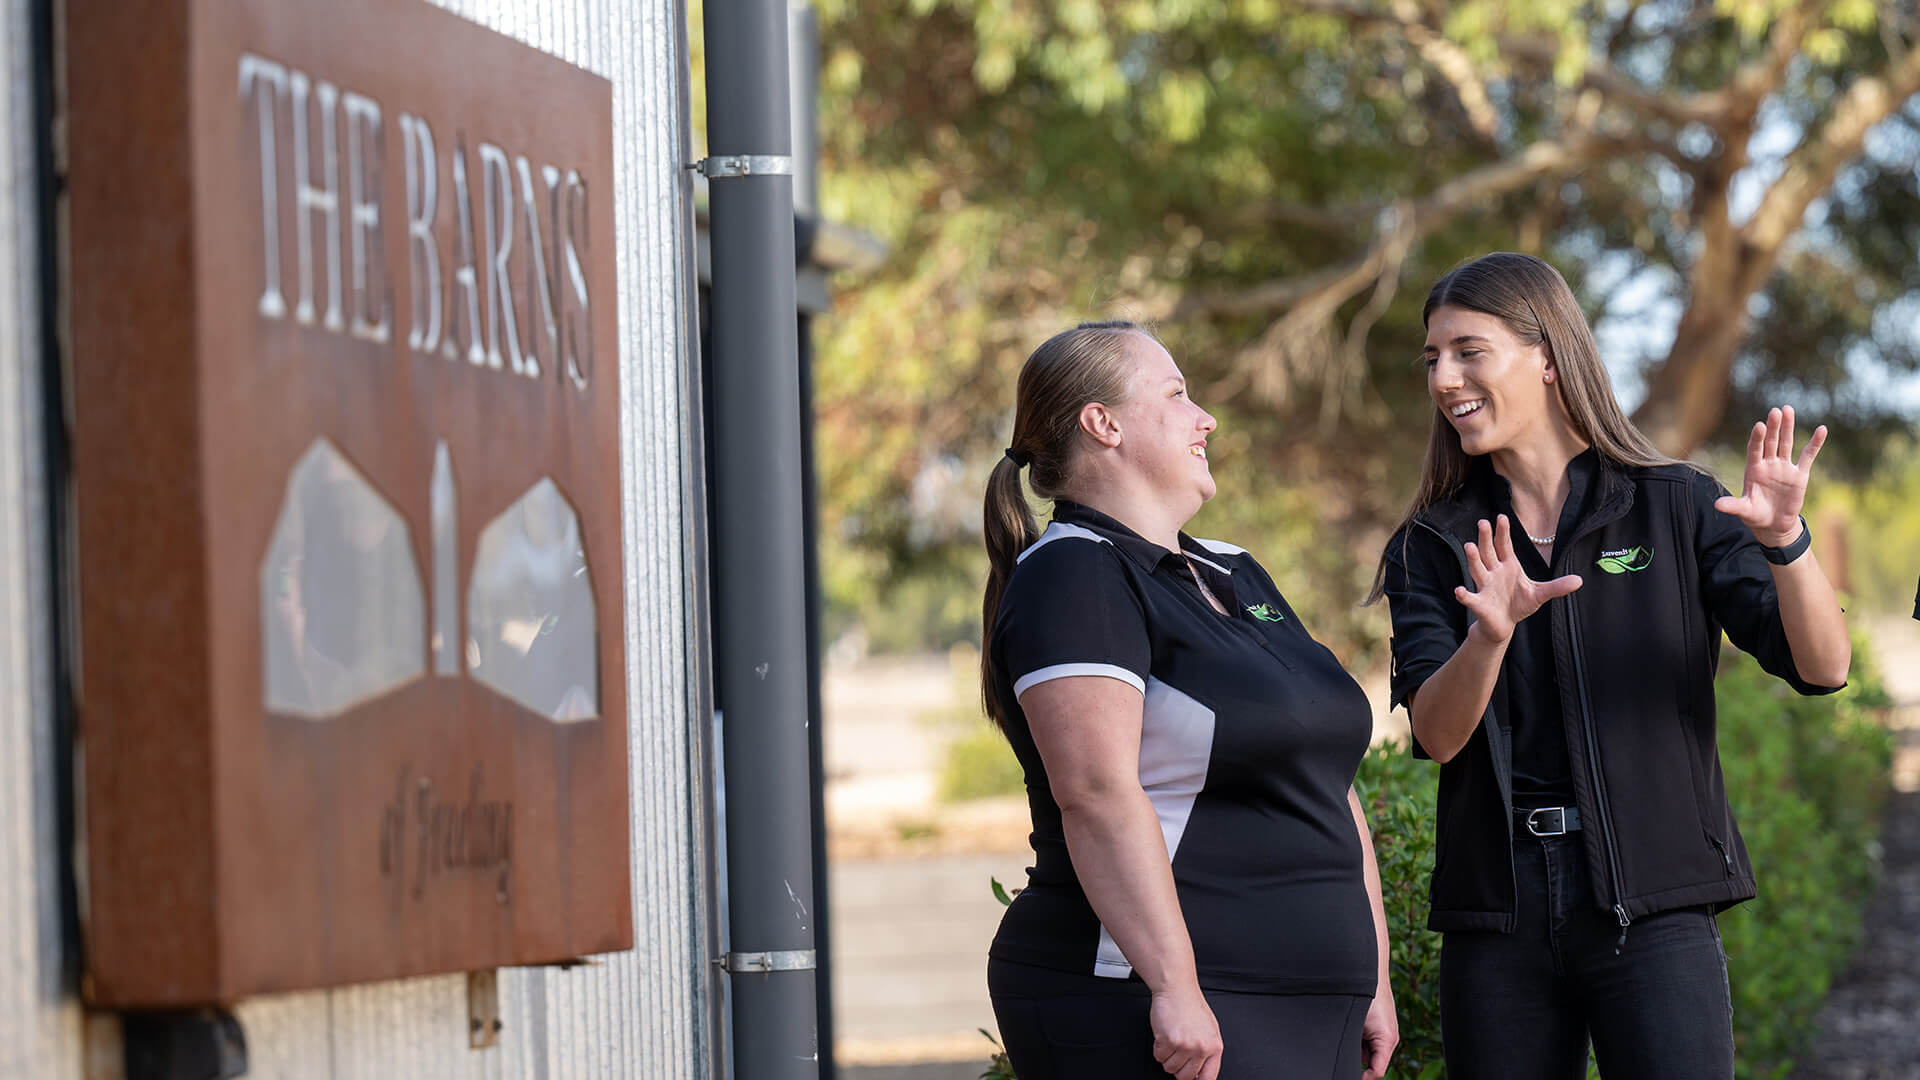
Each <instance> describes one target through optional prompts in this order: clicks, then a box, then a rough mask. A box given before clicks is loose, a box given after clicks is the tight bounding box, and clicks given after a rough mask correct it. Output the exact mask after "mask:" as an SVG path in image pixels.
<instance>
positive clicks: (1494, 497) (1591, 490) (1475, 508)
mask: <svg viewBox="0 0 1920 1080" xmlns="http://www.w3.org/2000/svg"><path fill="white" fill-rule="evenodd" d="M1567 469H1568V471H1570V472H1574V473H1576V474H1578V479H1577V480H1576V482H1579V481H1582V480H1584V481H1585V482H1586V488H1587V491H1586V499H1585V506H1584V507H1583V509H1582V512H1581V514H1580V518H1579V520H1578V521H1576V522H1575V523H1574V528H1573V536H1571V537H1568V538H1567V541H1564V542H1563V545H1564V543H1566V542H1571V541H1572V540H1575V539H1578V538H1579V537H1580V536H1581V535H1582V534H1584V533H1586V532H1588V531H1590V530H1592V529H1595V528H1598V527H1599V526H1601V525H1604V524H1606V523H1607V522H1610V521H1613V520H1615V519H1617V518H1618V517H1619V516H1620V515H1621V514H1624V513H1626V512H1627V510H1628V509H1630V508H1631V507H1632V506H1633V490H1634V489H1633V478H1632V477H1631V476H1629V475H1628V474H1627V471H1626V469H1625V467H1623V466H1621V465H1620V464H1619V463H1618V462H1616V461H1614V460H1613V459H1611V458H1608V457H1605V456H1603V455H1602V454H1601V453H1600V452H1599V451H1598V450H1595V449H1592V448H1588V449H1587V450H1584V451H1582V452H1581V453H1580V454H1579V455H1577V456H1576V457H1575V458H1574V459H1573V460H1572V461H1570V462H1568V463H1567ZM1505 484H1506V479H1505V478H1504V477H1502V476H1501V475H1500V474H1499V473H1498V472H1496V471H1494V468H1493V459H1492V458H1491V457H1490V456H1488V455H1486V454H1480V455H1477V456H1475V457H1473V458H1470V459H1469V464H1468V466H1467V479H1466V481H1465V482H1464V483H1462V484H1461V485H1460V487H1459V488H1458V489H1456V490H1455V491H1454V492H1453V493H1452V494H1451V495H1448V496H1446V497H1445V498H1442V499H1440V500H1439V501H1438V502H1435V503H1434V504H1433V505H1431V506H1428V507H1426V508H1425V509H1423V510H1421V511H1420V512H1419V513H1417V514H1415V515H1414V520H1415V521H1418V522H1421V523H1422V524H1425V525H1427V526H1428V527H1430V528H1433V529H1437V530H1439V531H1440V532H1442V533H1446V534H1449V535H1450V536H1451V537H1452V538H1453V539H1454V540H1455V541H1456V542H1457V543H1465V542H1466V541H1468V540H1472V539H1474V538H1475V536H1476V534H1477V533H1478V532H1479V528H1480V521H1481V519H1482V518H1485V519H1487V520H1489V521H1491V520H1493V516H1494V515H1495V514H1497V513H1501V512H1503V511H1502V509H1501V503H1502V501H1503V500H1502V499H1501V498H1500V495H1501V488H1502V487H1503V486H1504V485H1505Z"/></svg>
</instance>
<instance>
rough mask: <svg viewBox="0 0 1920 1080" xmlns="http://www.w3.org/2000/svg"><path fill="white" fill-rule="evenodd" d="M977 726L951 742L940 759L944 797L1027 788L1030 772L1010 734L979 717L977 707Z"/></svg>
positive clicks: (976, 796)
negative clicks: (1022, 764) (1016, 752)
mask: <svg viewBox="0 0 1920 1080" xmlns="http://www.w3.org/2000/svg"><path fill="white" fill-rule="evenodd" d="M973 715H974V717H975V722H974V726H973V727H972V728H971V729H970V730H968V731H967V732H966V733H965V734H963V735H961V736H960V737H959V738H957V739H955V740H954V741H953V742H952V743H950V744H948V746H947V756H946V758H945V760H943V761H941V763H940V799H941V801H942V802H959V801H961V800H963V799H980V798H985V797H987V796H990V795H1018V794H1019V793H1020V792H1022V791H1025V790H1026V783H1027V781H1026V776H1025V774H1023V773H1022V772H1021V771H1020V760H1019V759H1018V758H1016V757H1014V756H1013V748H1012V747H1010V746H1008V745H1007V740H1006V737H1005V736H1003V735H1001V734H1000V732H999V730H998V729H997V728H995V727H993V725H991V724H989V723H987V722H986V721H985V720H984V719H980V718H979V710H977V709H976V710H974V711H973Z"/></svg>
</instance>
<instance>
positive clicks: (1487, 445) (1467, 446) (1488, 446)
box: [1454, 428, 1500, 457]
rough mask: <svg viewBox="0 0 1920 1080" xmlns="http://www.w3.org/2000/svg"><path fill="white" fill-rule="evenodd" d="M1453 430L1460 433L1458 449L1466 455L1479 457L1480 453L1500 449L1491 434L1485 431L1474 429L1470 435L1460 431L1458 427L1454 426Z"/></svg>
mask: <svg viewBox="0 0 1920 1080" xmlns="http://www.w3.org/2000/svg"><path fill="white" fill-rule="evenodd" d="M1454 430H1455V432H1458V433H1459V434H1460V449H1461V451H1462V452H1464V453H1465V454H1466V455H1467V456H1468V457H1479V456H1480V455H1482V454H1490V453H1492V452H1493V451H1495V450H1498V449H1500V447H1499V445H1498V444H1497V443H1496V442H1495V441H1494V439H1493V438H1492V436H1491V435H1490V434H1489V433H1487V432H1484V431H1476V432H1474V433H1472V434H1471V435H1469V434H1466V433H1464V432H1460V429H1458V428H1455V429H1454Z"/></svg>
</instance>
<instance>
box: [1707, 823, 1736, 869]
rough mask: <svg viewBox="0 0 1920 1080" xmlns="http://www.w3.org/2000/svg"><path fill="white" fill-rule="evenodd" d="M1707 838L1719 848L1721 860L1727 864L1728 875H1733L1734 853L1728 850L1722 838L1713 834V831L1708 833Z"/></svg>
mask: <svg viewBox="0 0 1920 1080" xmlns="http://www.w3.org/2000/svg"><path fill="white" fill-rule="evenodd" d="M1707 840H1708V842H1709V843H1711V844H1712V845H1713V846H1714V847H1715V848H1716V849H1718V850H1719V852H1720V861H1721V862H1724V863H1726V864H1727V876H1728V877H1732V876H1733V855H1732V854H1731V853H1729V852H1728V851H1727V845H1725V844H1723V843H1721V842H1720V838H1719V837H1717V836H1715V835H1713V834H1712V833H1708V834H1707Z"/></svg>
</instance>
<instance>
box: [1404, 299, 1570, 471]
mask: <svg viewBox="0 0 1920 1080" xmlns="http://www.w3.org/2000/svg"><path fill="white" fill-rule="evenodd" d="M1421 358H1422V359H1423V360H1425V361H1426V365H1427V393H1428V394H1429V395H1430V396H1431V397H1432V398H1433V403H1434V404H1435V405H1437V406H1439V408H1440V412H1441V413H1442V414H1443V415H1444V416H1446V418H1447V422H1448V423H1450V424H1452V425H1453V429H1454V431H1455V432H1457V433H1458V434H1459V436H1460V448H1461V449H1462V450H1464V451H1466V452H1467V453H1468V454H1475V455H1477V454H1488V453H1492V452H1494V451H1497V450H1506V449H1511V448H1513V447H1515V446H1516V445H1520V444H1523V443H1525V442H1526V441H1528V440H1529V439H1532V438H1535V437H1537V436H1539V435H1541V434H1543V433H1546V432H1548V431H1550V430H1551V429H1552V428H1553V427H1554V426H1555V422H1556V420H1559V421H1560V422H1562V423H1564V417H1563V411H1562V410H1561V407H1560V398H1559V395H1558V393H1557V391H1556V388H1555V387H1554V385H1553V381H1552V380H1553V378H1554V377H1555V376H1554V365H1553V361H1552V360H1551V359H1550V358H1549V357H1548V355H1547V349H1546V346H1545V344H1544V343H1535V344H1531V345H1529V344H1526V343H1524V342H1523V341H1521V339H1520V338H1519V337H1518V336H1517V335H1515V334H1514V332H1513V330H1512V329H1511V328H1510V327H1508V326H1507V324H1506V322H1505V321H1503V320H1501V319H1498V318H1495V317H1494V316H1492V315H1488V314H1486V313H1484V312H1479V311H1471V310H1468V309H1467V308H1461V307H1454V306H1452V305H1442V306H1440V307H1437V308H1434V309H1433V313H1432V314H1431V315H1429V316H1428V318H1427V344H1426V348H1424V349H1422V350H1421Z"/></svg>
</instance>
